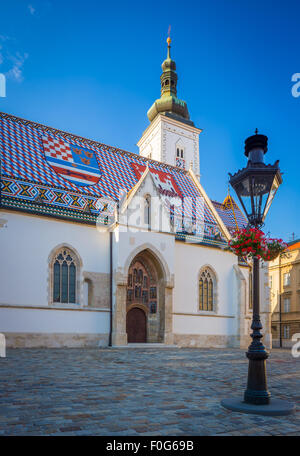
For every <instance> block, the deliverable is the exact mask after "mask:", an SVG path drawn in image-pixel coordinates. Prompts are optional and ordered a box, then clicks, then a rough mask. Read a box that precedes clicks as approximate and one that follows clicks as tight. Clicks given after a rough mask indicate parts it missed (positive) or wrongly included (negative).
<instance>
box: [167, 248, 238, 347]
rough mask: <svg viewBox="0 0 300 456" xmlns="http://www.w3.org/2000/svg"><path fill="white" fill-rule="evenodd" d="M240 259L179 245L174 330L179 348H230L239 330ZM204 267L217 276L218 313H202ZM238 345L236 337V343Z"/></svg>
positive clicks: (215, 250) (206, 249)
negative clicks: (237, 267) (237, 277)
mask: <svg viewBox="0 0 300 456" xmlns="http://www.w3.org/2000/svg"><path fill="white" fill-rule="evenodd" d="M236 264H237V258H236V257H235V256H234V255H233V254H231V253H229V252H224V251H222V250H219V249H215V248H210V247H204V246H197V245H194V244H187V243H181V242H176V244H175V287H174V307H173V312H174V317H173V331H174V335H175V341H176V342H177V343H178V344H179V345H188V346H192V345H195V346H226V345H228V344H230V343H231V341H230V337H231V336H235V335H236V334H237V331H238V327H237V312H238V301H237V284H236V281H235V277H234V275H235V274H234V268H233V266H234V265H236ZM203 266H210V267H211V268H212V270H213V271H214V272H215V274H216V279H217V299H216V312H209V314H210V315H209V316H208V312H203V311H201V310H199V296H198V280H199V273H200V270H201V268H202V267H203ZM232 343H234V337H233V340H232Z"/></svg>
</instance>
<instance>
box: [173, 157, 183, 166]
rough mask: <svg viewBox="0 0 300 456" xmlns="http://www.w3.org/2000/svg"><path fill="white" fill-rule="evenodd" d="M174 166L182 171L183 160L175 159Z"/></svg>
mask: <svg viewBox="0 0 300 456" xmlns="http://www.w3.org/2000/svg"><path fill="white" fill-rule="evenodd" d="M175 166H177V168H181V169H184V168H185V160H184V159H183V158H179V157H176V161H175Z"/></svg>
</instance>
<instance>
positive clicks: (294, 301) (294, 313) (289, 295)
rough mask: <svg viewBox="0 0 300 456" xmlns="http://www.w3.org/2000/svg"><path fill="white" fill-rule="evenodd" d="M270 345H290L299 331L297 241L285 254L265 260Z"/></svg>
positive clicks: (299, 249) (299, 257) (299, 255)
mask: <svg viewBox="0 0 300 456" xmlns="http://www.w3.org/2000/svg"><path fill="white" fill-rule="evenodd" d="M269 287H270V305H271V312H272V323H271V325H272V340H273V347H279V346H282V347H290V346H291V345H293V343H294V342H293V341H292V337H293V335H294V334H297V333H300V240H296V241H293V242H291V243H289V247H288V253H287V254H284V255H283V256H281V257H278V258H276V260H274V261H270V263H269Z"/></svg>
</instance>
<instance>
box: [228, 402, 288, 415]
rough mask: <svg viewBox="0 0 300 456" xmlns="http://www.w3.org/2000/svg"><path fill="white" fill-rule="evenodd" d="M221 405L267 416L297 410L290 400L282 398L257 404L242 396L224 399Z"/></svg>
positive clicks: (236, 410)
mask: <svg viewBox="0 0 300 456" xmlns="http://www.w3.org/2000/svg"><path fill="white" fill-rule="evenodd" d="M221 405H222V406H223V407H225V408H226V409H229V410H232V411H233V412H241V413H254V414H256V415H266V416H284V415H290V414H292V413H294V412H295V410H296V407H295V405H294V404H292V403H291V402H288V401H282V400H280V399H273V398H272V399H270V402H269V404H263V405H256V404H248V403H247V402H244V401H242V400H241V399H240V398H230V399H223V400H222V401H221Z"/></svg>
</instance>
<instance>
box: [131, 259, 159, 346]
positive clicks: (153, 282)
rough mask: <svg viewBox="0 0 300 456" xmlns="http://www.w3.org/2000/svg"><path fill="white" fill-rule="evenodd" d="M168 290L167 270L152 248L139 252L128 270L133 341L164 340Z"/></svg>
mask: <svg viewBox="0 0 300 456" xmlns="http://www.w3.org/2000/svg"><path fill="white" fill-rule="evenodd" d="M164 292H165V290H164V280H163V273H162V270H161V267H160V266H159V264H158V262H157V261H155V259H154V258H153V257H152V255H151V254H150V253H149V252H148V251H143V252H141V253H139V254H138V255H137V256H136V257H135V258H134V259H133V261H132V262H131V264H130V267H129V271H128V281H127V293H126V332H127V340H128V342H129V343H132V342H136V341H137V340H136V339H139V341H140V342H163V340H164V320H165V318H164ZM144 325H145V328H144ZM141 339H143V340H141Z"/></svg>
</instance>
